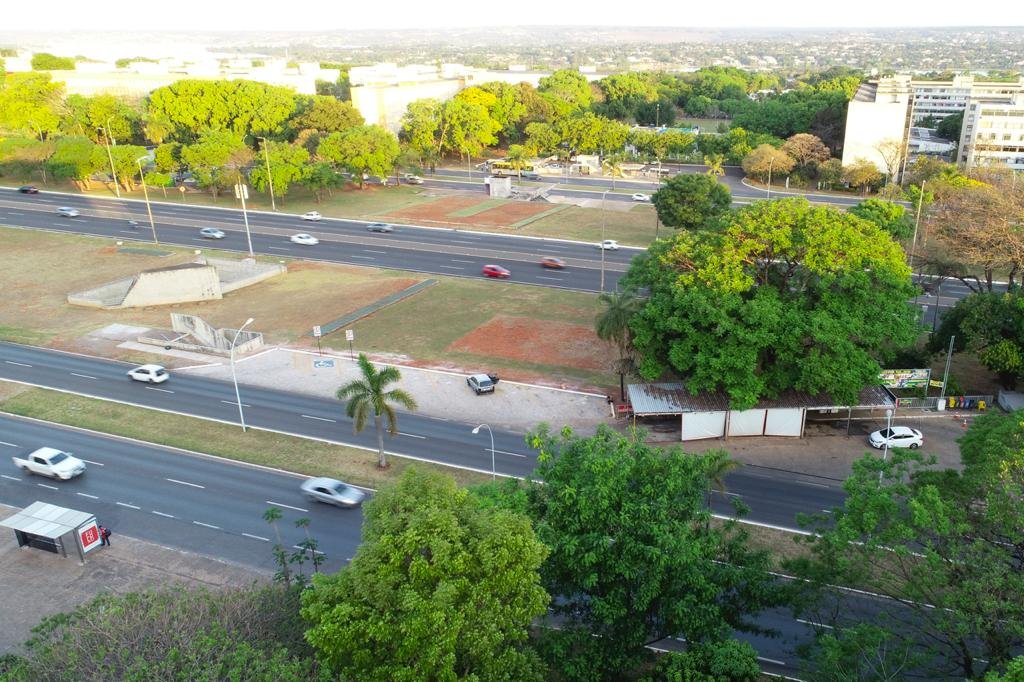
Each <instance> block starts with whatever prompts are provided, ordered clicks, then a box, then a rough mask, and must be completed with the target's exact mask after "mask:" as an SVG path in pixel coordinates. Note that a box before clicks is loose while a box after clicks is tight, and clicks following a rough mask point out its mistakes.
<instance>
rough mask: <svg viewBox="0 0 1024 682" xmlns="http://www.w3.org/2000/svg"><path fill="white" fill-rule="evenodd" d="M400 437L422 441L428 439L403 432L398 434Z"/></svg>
mask: <svg viewBox="0 0 1024 682" xmlns="http://www.w3.org/2000/svg"><path fill="white" fill-rule="evenodd" d="M398 435H399V436H408V437H409V438H419V439H420V440H426V439H427V437H426V436H417V435H416V434H415V433H402V432H401V431H399V432H398Z"/></svg>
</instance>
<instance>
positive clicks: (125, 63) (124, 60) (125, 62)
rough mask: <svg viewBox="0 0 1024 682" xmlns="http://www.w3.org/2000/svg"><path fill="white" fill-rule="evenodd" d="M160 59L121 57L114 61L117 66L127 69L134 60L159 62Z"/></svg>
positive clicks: (151, 62)
mask: <svg viewBox="0 0 1024 682" xmlns="http://www.w3.org/2000/svg"><path fill="white" fill-rule="evenodd" d="M159 61H160V60H159V59H150V58H149V57H121V58H120V59H118V60H117V61H115V62H114V66H116V67H117V68H119V69H126V68H128V67H129V66H130V65H131V64H132V62H146V63H149V64H157V63H159Z"/></svg>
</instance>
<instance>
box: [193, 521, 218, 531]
mask: <svg viewBox="0 0 1024 682" xmlns="http://www.w3.org/2000/svg"><path fill="white" fill-rule="evenodd" d="M192 523H194V524H196V525H197V526H203V527H204V528H212V529H214V530H220V526H213V525H211V524H209V523H203V522H202V521H193V522H192Z"/></svg>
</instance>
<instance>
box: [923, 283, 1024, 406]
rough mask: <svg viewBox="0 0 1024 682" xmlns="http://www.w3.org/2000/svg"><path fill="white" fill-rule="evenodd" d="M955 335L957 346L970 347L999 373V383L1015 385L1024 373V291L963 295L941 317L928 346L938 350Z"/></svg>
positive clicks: (1007, 387)
mask: <svg viewBox="0 0 1024 682" xmlns="http://www.w3.org/2000/svg"><path fill="white" fill-rule="evenodd" d="M954 335H955V336H956V342H955V343H956V347H955V348H954V350H956V351H958V352H961V351H965V350H966V351H970V352H972V353H974V354H975V355H977V357H978V360H980V361H981V364H983V365H984V366H985V367H987V368H988V369H989V370H991V371H993V372H995V373H996V375H997V376H998V378H999V383H1000V384H1001V385H1002V386H1003V388H1006V389H1010V390H1012V389H1014V388H1015V387H1016V385H1017V382H1018V380H1020V378H1021V377H1024V291H1022V290H1021V289H1020V288H1019V287H1017V288H1014V289H1012V290H1010V291H1008V292H1003V293H998V292H977V293H973V294H971V295H970V296H967V297H965V298H962V299H960V300H959V301H957V303H956V305H955V306H954V307H953V309H952V310H950V311H948V312H947V313H946V314H945V315H943V317H942V323H941V324H940V326H939V329H938V331H937V332H936V333H935V334H933V335H932V338H931V339H930V340H929V346H928V348H929V350H931V351H932V352H933V353H939V352H942V351H944V350H946V348H947V347H948V346H949V339H950V336H954Z"/></svg>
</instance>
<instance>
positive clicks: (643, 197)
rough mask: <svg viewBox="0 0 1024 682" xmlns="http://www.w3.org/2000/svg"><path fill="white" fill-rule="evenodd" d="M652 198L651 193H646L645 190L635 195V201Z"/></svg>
mask: <svg viewBox="0 0 1024 682" xmlns="http://www.w3.org/2000/svg"><path fill="white" fill-rule="evenodd" d="M650 200H651V195H650V194H644V193H643V192H637V193H636V194H634V195H633V201H650Z"/></svg>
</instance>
